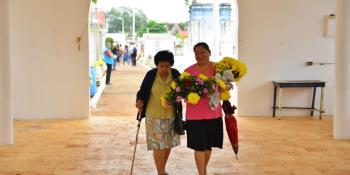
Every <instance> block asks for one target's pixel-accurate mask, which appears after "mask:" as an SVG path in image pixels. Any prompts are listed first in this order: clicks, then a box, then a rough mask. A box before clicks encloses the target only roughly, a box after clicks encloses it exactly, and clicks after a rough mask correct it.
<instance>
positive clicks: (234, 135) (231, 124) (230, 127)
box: [222, 100, 238, 159]
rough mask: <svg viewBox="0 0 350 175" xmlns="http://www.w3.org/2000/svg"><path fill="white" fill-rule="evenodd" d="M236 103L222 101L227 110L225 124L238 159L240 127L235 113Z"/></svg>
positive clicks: (224, 108)
mask: <svg viewBox="0 0 350 175" xmlns="http://www.w3.org/2000/svg"><path fill="white" fill-rule="evenodd" d="M236 108H237V107H236V106H235V105H231V103H230V101H228V100H225V101H223V103H222V109H223V110H224V112H225V125H226V131H227V135H228V138H229V139H230V142H231V146H232V149H233V151H234V152H235V155H236V159H238V155H237V154H238V128H237V120H236V117H235V116H234V115H233V114H234V113H235V110H236Z"/></svg>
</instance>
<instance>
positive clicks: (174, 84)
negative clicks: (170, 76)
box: [170, 81, 176, 89]
mask: <svg viewBox="0 0 350 175" xmlns="http://www.w3.org/2000/svg"><path fill="white" fill-rule="evenodd" d="M170 87H171V89H175V88H176V82H175V81H171V83H170Z"/></svg>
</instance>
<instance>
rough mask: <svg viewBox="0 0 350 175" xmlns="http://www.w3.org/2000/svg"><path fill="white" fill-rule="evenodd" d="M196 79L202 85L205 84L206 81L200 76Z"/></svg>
mask: <svg viewBox="0 0 350 175" xmlns="http://www.w3.org/2000/svg"><path fill="white" fill-rule="evenodd" d="M196 81H197V82H198V84H200V85H203V84H204V81H203V80H202V79H200V78H197V79H196Z"/></svg>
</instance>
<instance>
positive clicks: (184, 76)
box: [180, 72, 191, 80]
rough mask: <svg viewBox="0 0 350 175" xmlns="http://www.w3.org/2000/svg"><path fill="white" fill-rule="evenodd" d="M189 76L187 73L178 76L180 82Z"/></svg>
mask: <svg viewBox="0 0 350 175" xmlns="http://www.w3.org/2000/svg"><path fill="white" fill-rule="evenodd" d="M190 76H191V74H190V73H188V72H183V73H182V74H181V75H180V80H183V79H185V78H187V77H190Z"/></svg>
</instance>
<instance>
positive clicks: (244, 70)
mask: <svg viewBox="0 0 350 175" xmlns="http://www.w3.org/2000/svg"><path fill="white" fill-rule="evenodd" d="M237 71H238V72H239V76H238V77H237V78H235V81H236V82H238V81H239V80H240V79H241V78H242V77H243V76H244V75H245V74H246V73H247V66H246V65H245V64H244V63H243V62H242V61H239V64H238V69H237Z"/></svg>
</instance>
